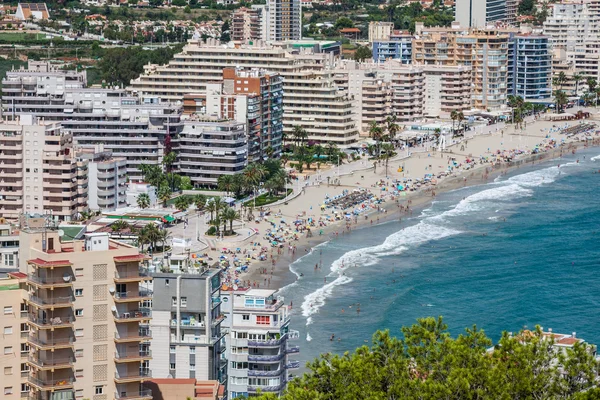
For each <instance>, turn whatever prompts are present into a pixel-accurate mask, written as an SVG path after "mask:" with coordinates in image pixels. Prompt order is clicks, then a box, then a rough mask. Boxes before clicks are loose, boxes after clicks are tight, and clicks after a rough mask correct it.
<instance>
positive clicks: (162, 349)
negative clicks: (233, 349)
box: [150, 267, 227, 383]
mask: <svg viewBox="0 0 600 400" xmlns="http://www.w3.org/2000/svg"><path fill="white" fill-rule="evenodd" d="M152 275H153V278H154V279H153V285H154V293H155V294H154V298H153V302H152V311H153V318H152V321H151V324H150V325H151V329H152V336H153V339H152V342H153V343H152V347H153V352H154V357H153V358H152V360H151V361H150V368H151V369H152V373H153V375H154V377H155V378H168V377H170V378H195V379H199V380H218V381H219V382H221V383H225V382H226V381H227V360H226V359H225V346H224V339H223V338H224V336H225V334H226V333H227V332H226V330H224V329H221V326H220V325H221V323H222V322H223V320H224V315H223V314H222V312H221V309H220V305H221V294H220V290H221V281H220V270H219V269H204V270H202V269H200V270H199V269H197V268H195V267H190V268H184V269H183V270H178V271H177V272H168V273H165V272H156V273H153V274H152Z"/></svg>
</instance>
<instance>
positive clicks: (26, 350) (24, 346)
mask: <svg viewBox="0 0 600 400" xmlns="http://www.w3.org/2000/svg"><path fill="white" fill-rule="evenodd" d="M24 353H29V345H28V344H27V343H21V354H24Z"/></svg>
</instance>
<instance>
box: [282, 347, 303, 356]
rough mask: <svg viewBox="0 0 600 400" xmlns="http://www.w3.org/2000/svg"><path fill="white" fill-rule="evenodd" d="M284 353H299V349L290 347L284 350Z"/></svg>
mask: <svg viewBox="0 0 600 400" xmlns="http://www.w3.org/2000/svg"><path fill="white" fill-rule="evenodd" d="M285 353H286V354H294V353H300V347H299V346H290V347H288V348H287V349H285Z"/></svg>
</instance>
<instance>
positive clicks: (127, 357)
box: [115, 350, 152, 363]
mask: <svg viewBox="0 0 600 400" xmlns="http://www.w3.org/2000/svg"><path fill="white" fill-rule="evenodd" d="M150 359H152V352H151V351H150V350H141V351H139V352H137V351H136V352H119V351H116V352H115V362H118V363H126V362H136V361H145V360H150Z"/></svg>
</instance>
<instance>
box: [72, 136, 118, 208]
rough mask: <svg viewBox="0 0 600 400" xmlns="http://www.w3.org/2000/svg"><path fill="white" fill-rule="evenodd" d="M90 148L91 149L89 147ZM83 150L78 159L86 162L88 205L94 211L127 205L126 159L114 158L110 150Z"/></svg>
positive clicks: (98, 148) (100, 146) (98, 147)
mask: <svg viewBox="0 0 600 400" xmlns="http://www.w3.org/2000/svg"><path fill="white" fill-rule="evenodd" d="M89 150H91V149H89ZM97 150H98V151H96V150H91V151H84V152H82V153H80V154H78V158H79V159H80V160H86V161H87V162H88V180H89V185H88V189H89V190H88V206H89V208H90V210H94V211H99V210H102V211H114V210H116V209H117V208H121V207H126V206H127V195H126V192H127V160H126V159H124V158H115V157H113V156H112V153H111V152H110V151H102V150H103V146H102V145H98V146H97Z"/></svg>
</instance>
